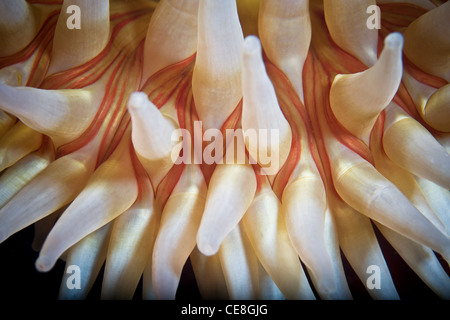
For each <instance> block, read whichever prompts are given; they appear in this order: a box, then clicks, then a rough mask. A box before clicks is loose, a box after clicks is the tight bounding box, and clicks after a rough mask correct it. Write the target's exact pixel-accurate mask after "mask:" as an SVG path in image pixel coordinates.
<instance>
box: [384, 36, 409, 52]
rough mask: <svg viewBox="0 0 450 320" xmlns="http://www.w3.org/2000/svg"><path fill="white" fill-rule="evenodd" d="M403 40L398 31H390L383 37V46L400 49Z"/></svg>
mask: <svg viewBox="0 0 450 320" xmlns="http://www.w3.org/2000/svg"><path fill="white" fill-rule="evenodd" d="M404 42H405V40H404V37H403V35H402V34H401V33H400V32H392V33H390V34H389V35H388V36H387V37H386V38H385V39H384V46H385V48H390V49H392V50H402V48H403V44H404Z"/></svg>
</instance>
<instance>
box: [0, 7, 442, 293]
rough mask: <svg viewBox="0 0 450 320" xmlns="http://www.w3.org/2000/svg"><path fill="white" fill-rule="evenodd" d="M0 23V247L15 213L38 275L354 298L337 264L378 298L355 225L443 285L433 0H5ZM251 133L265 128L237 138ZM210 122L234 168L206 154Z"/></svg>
mask: <svg viewBox="0 0 450 320" xmlns="http://www.w3.org/2000/svg"><path fill="white" fill-rule="evenodd" d="M71 5H75V6H76V7H77V8H78V9H79V11H80V12H79V13H80V15H79V16H78V17H77V16H76V14H77V12H76V10H75V11H71V10H70V8H69V7H70V6H71ZM374 5H378V7H375V6H374ZM370 6H372V8H375V9H376V8H379V9H380V11H379V12H380V13H381V18H380V20H379V22H380V24H379V28H370V27H369V23H368V19H375V20H376V19H377V16H376V14H377V11H376V10H375V9H374V11H373V12H372V13H371V12H370V11H368V10H367V9H368V8H369V7H370ZM72 8H73V7H72ZM67 9H69V10H67ZM371 14H375V16H371ZM0 16H1V19H0V33H1V39H2V40H0V57H1V58H0V68H1V70H0V137H1V138H0V170H1V175H0V242H3V241H5V240H6V239H7V238H8V237H10V236H11V235H13V234H15V233H16V232H18V231H20V230H22V229H24V228H26V227H28V226H30V225H32V224H34V226H35V229H34V230H35V231H34V242H33V248H35V249H36V250H37V251H40V253H39V258H38V259H37V261H36V268H37V269H38V270H39V271H49V270H51V269H52V267H53V266H54V264H55V263H56V261H57V260H58V259H60V258H62V259H63V260H64V261H65V263H66V266H67V267H70V266H76V267H77V268H78V269H77V270H78V271H79V276H80V277H81V279H80V283H81V286H80V287H79V288H75V289H74V288H73V286H68V285H67V284H68V281H72V280H71V279H72V278H71V276H72V275H73V274H72V273H71V272H67V273H65V275H64V277H63V279H62V284H61V290H60V298H61V299H81V298H85V297H86V296H87V294H88V293H89V290H90V289H91V287H92V285H93V283H94V282H95V280H96V278H97V276H98V274H99V272H100V270H101V269H102V268H104V269H103V270H104V271H103V280H102V293H101V295H102V298H104V299H112V298H119V299H130V298H132V297H133V294H134V292H135V290H136V288H137V286H138V283H139V282H140V281H141V282H142V290H143V293H142V297H143V298H145V299H151V298H155V297H156V298H158V299H172V298H174V297H175V295H176V292H177V289H178V286H179V281H180V276H181V273H182V270H183V267H184V266H185V264H186V261H188V260H189V262H190V264H191V265H192V269H193V272H194V275H195V279H196V282H197V285H198V289H199V291H200V293H201V295H202V297H203V298H205V299H217V298H225V299H228V298H229V299H284V298H286V299H316V298H321V299H351V298H352V292H351V288H349V285H348V282H347V279H346V274H345V272H344V268H343V265H342V258H341V255H343V256H345V259H346V260H347V261H348V262H349V264H350V265H351V267H352V269H353V270H354V272H355V273H356V275H357V276H358V277H359V279H360V280H361V282H362V283H363V285H364V286H366V287H367V291H368V293H369V295H370V296H371V297H372V298H374V299H397V298H399V296H398V293H397V290H396V287H395V284H394V282H393V280H392V277H391V275H390V271H389V268H388V265H387V264H386V261H385V258H384V257H383V253H382V251H381V249H380V246H379V244H378V240H377V236H376V234H375V231H374V229H378V230H379V231H380V232H381V234H382V235H383V237H384V238H385V239H386V240H387V241H388V242H389V243H390V245H391V246H392V247H393V248H394V249H395V250H396V251H397V252H398V254H399V255H400V256H401V257H402V259H403V260H404V261H406V263H407V264H408V265H409V266H410V268H411V269H412V270H414V272H415V273H416V274H417V275H418V276H419V277H420V278H421V279H422V280H423V282H424V283H426V285H427V286H428V287H430V288H431V289H432V290H433V291H434V292H435V293H436V294H437V295H438V296H440V297H442V298H449V297H450V278H449V276H448V274H447V272H446V271H445V268H447V266H446V265H445V264H446V263H447V262H448V261H449V258H450V239H449V230H450V216H449V214H450V195H449V189H450V156H449V153H448V148H449V147H450V143H449V142H450V140H449V138H450V136H449V134H448V133H449V132H450V108H449V106H450V94H449V92H450V86H449V83H448V82H449V81H450V64H449V54H450V39H449V37H448V36H446V32H445V30H449V29H450V25H449V21H450V19H448V17H449V16H450V3H446V2H445V3H437V2H436V1H427V0H409V1H406V0H405V1H403V3H400V2H399V1H387V0H386V1H384V0H383V1H375V0H364V1H360V0H358V1H356V0H351V1H350V0H348V1H334V0H323V1H320V0H311V1H308V0H289V1H277V0H238V1H237V2H236V1H235V0H220V1H218V0H217V1H216V0H191V1H188V0H184V1H175V0H161V1H160V2H156V1H144V0H137V1H120V0H111V1H107V0H96V1H87V0H64V1H56V0H29V1H24V0H20V1H15V0H14V1H3V2H2V3H1V4H0ZM77 18H78V19H80V22H81V24H80V25H81V28H80V29H77V28H71V27H70V25H69V20H70V19H72V20H73V19H77ZM72 20H70V21H72ZM199 121H201V124H202V126H201V127H199V126H198V125H197V124H198V123H200V122H199ZM177 129H184V130H185V131H184V132H188V133H190V134H189V135H188V136H183V137H182V138H183V139H182V140H176V141H175V140H174V139H173V133H174V132H175V131H176V130H177ZM261 129H264V130H272V132H277V137H278V140H276V141H273V140H271V143H270V144H269V145H267V144H266V145H264V144H263V146H262V147H261V145H258V147H257V148H255V147H254V146H252V145H249V142H248V139H245V133H246V132H260V131H258V130H261ZM252 130H253V131H252ZM229 132H233V134H234V136H233V137H232V138H233V139H232V140H231V141H233V142H235V141H238V143H239V142H240V143H241V145H245V146H246V148H245V154H244V161H243V162H242V161H238V160H239V159H238V156H234V157H231V160H232V161H231V163H229V162H227V163H224V162H223V161H221V160H222V159H224V158H225V157H226V156H227V154H230V152H231V151H230V149H231V148H232V149H233V151H234V143H230V142H229V140H226V141H225V140H220V139H219V138H220V136H222V137H228V136H229ZM207 133H211V134H207ZM257 138H258V139H260V140H261V139H263V137H262V136H257ZM198 145H200V146H201V147H200V154H198V150H196V149H195V148H194V146H198ZM238 145H239V144H238ZM186 146H189V147H186ZM191 147H192V154H190V152H189V151H191ZM180 148H181V149H180ZM446 148H447V150H446ZM273 150H277V153H276V155H277V158H276V159H275V162H276V164H277V170H276V172H274V173H273V172H270V174H267V173H268V171H265V169H267V168H266V167H265V165H266V164H267V163H265V162H263V161H262V156H261V154H265V155H267V154H268V153H270V152H271V151H273ZM174 152H175V156H179V159H183V161H179V162H177V161H174V157H173V155H174ZM188 154H189V156H187V155H188ZM205 154H209V155H211V157H212V158H213V159H215V160H216V161H214V163H208V162H205V161H201V160H202V156H204V155H205ZM191 160H192V161H191ZM4 263H8V262H4ZM68 270H69V269H68ZM70 270H73V269H70ZM372 272H374V274H373V276H374V277H372V278H371V280H370V281H368V279H369V277H370V276H371V275H372ZM371 281H372V282H371ZM370 284H372V285H373V286H370Z"/></svg>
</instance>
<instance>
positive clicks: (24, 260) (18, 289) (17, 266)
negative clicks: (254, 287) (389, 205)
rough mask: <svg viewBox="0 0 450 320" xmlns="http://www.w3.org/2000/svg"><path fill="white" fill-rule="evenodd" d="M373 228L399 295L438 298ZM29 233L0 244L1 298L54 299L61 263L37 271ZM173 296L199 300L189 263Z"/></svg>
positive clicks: (357, 289)
mask: <svg viewBox="0 0 450 320" xmlns="http://www.w3.org/2000/svg"><path fill="white" fill-rule="evenodd" d="M375 229H376V228H375ZM375 231H376V234H377V237H378V240H379V243H380V246H381V249H382V251H383V254H384V256H385V259H386V262H387V264H388V267H389V269H390V271H391V275H392V278H393V280H394V283H395V285H396V287H397V291H398V293H399V295H400V298H401V299H402V300H413V301H414V300H421V301H423V300H428V301H431V300H440V299H439V297H438V296H436V295H435V294H434V293H433V292H432V291H431V290H430V289H429V288H428V287H427V286H426V285H425V284H424V283H423V282H422V281H421V280H420V278H419V277H418V276H417V275H416V274H415V273H414V272H413V271H412V270H411V269H410V268H409V267H408V265H407V264H406V263H405V262H404V261H403V260H402V259H401V257H400V256H399V255H398V254H397V252H395V250H394V249H393V248H392V247H391V246H390V245H389V243H388V242H387V241H386V240H385V239H384V238H383V237H382V236H381V235H380V233H379V232H378V231H377V230H375ZM33 233H34V227H33V226H30V227H28V228H26V229H24V230H22V231H20V232H18V233H16V234H14V235H13V236H11V237H10V238H9V239H7V240H5V241H4V242H3V243H2V244H1V245H0V257H1V258H0V259H1V260H0V284H1V286H0V288H1V289H0V292H1V293H0V295H1V297H0V298H1V300H2V301H3V300H5V299H6V300H22V301H23V300H49V301H51V300H57V298H58V292H59V287H60V283H61V279H62V276H63V273H64V267H65V263H64V262H63V261H61V260H59V261H58V262H57V263H56V265H55V267H54V268H53V269H52V270H51V271H50V272H47V273H40V272H38V271H37V270H36V269H35V267H34V263H35V261H36V259H37V256H38V253H37V252H35V251H33V250H32V248H31V242H32V239H33ZM439 258H440V257H439ZM440 260H441V264H443V265H444V268H445V269H446V271H447V273H449V268H448V265H447V264H446V263H445V261H444V260H443V259H441V258H440ZM443 261H444V263H443ZM343 263H344V269H345V272H346V275H347V280H348V283H349V286H350V289H351V291H352V294H353V298H354V299H355V300H369V299H370V296H369V295H368V293H367V290H366V289H365V286H364V284H363V283H362V282H361V281H360V280H359V279H358V277H357V276H356V274H355V273H354V272H353V270H352V269H351V267H350V266H349V264H348V262H347V260H345V258H344V257H343ZM102 272H103V270H102V271H101V272H100V275H99V277H98V279H97V281H96V283H95V284H94V287H93V289H92V290H91V292H90V294H89V296H88V298H87V299H88V300H98V299H99V298H100V292H101V278H102ZM449 274H450V273H449ZM141 298H142V295H141V285H139V287H138V289H137V290H136V293H135V296H134V299H135V300H140V299H141ZM177 299H179V300H200V299H201V296H200V293H199V291H198V289H197V287H196V284H195V277H194V275H193V272H192V267H191V265H190V263H189V262H188V263H187V264H186V265H185V268H184V271H183V275H182V278H181V281H180V287H179V290H178V293H177Z"/></svg>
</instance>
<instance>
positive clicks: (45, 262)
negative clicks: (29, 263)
mask: <svg viewBox="0 0 450 320" xmlns="http://www.w3.org/2000/svg"><path fill="white" fill-rule="evenodd" d="M54 265H55V262H54V261H51V260H50V259H49V258H48V257H47V256H41V255H40V256H39V257H38V258H37V260H36V262H35V267H36V270H37V271H39V272H48V271H50V270H51V269H52V268H53V266H54Z"/></svg>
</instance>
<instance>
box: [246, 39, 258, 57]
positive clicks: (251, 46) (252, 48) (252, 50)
mask: <svg viewBox="0 0 450 320" xmlns="http://www.w3.org/2000/svg"><path fill="white" fill-rule="evenodd" d="M260 52H261V41H260V40H259V38H258V37H257V36H254V35H249V36H247V37H245V39H244V54H246V55H255V54H260Z"/></svg>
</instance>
